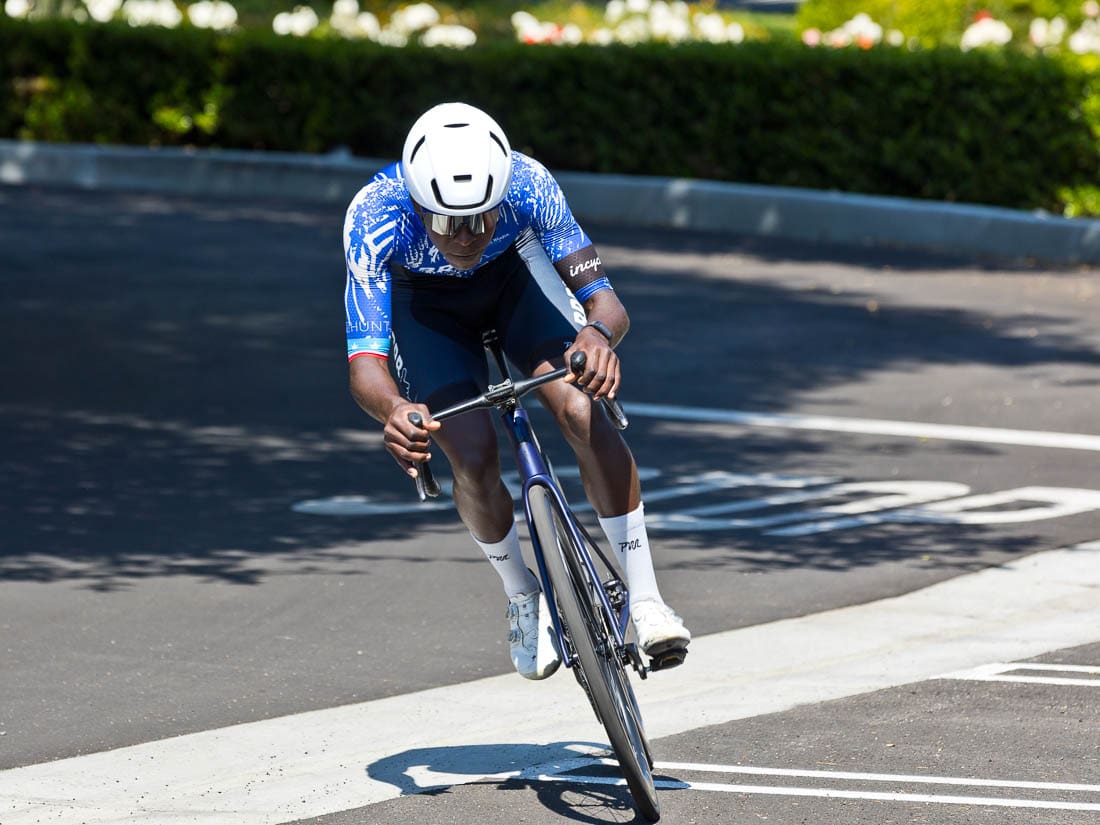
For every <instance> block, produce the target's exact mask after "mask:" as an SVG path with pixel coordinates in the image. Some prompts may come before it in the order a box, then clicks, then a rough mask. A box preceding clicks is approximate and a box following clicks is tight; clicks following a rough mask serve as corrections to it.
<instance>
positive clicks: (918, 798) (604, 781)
mask: <svg viewBox="0 0 1100 825" xmlns="http://www.w3.org/2000/svg"><path fill="white" fill-rule="evenodd" d="M536 781H540V782H575V783H577V784H581V785H625V784H626V783H625V782H624V781H623V780H622V779H618V778H616V777H613V776H560V775H557V774H543V775H540V776H538V777H536ZM653 784H654V785H655V786H656V787H657V788H658V789H667V790H692V791H712V792H717V793H742V794H764V795H768V796H803V797H807V796H808V797H817V798H819V799H865V800H870V801H877V802H921V803H936V804H940V805H984V806H988V807H996V808H1033V809H1042V810H1052V811H1100V803H1096V802H1065V801H1061V800H1051V801H1049V802H1048V801H1045V800H1041V799H1005V798H1001V797H995V796H946V795H942V794H916V793H884V792H878V791H844V790H836V789H833V788H785V787H782V786H775V785H724V784H720V783H716V782H681V781H678V780H666V779H658V780H655V781H654V783H653Z"/></svg>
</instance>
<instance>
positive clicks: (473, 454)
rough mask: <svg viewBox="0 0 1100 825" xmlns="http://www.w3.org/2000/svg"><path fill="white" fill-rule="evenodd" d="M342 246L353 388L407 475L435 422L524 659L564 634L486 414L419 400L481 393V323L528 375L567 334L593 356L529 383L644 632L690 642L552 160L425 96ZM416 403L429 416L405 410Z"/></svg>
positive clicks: (605, 316) (615, 331)
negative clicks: (562, 443)
mask: <svg viewBox="0 0 1100 825" xmlns="http://www.w3.org/2000/svg"><path fill="white" fill-rule="evenodd" d="M344 252H345V258H346V262H347V284H346V288H345V296H344V297H345V306H346V310H347V343H348V359H349V369H350V384H351V393H352V396H353V397H354V398H355V400H356V402H357V403H358V404H359V406H360V407H362V408H363V410H364V411H366V412H367V413H368V414H370V415H371V416H372V417H374V418H375V419H376V420H378V421H379V422H381V423H383V424H384V438H385V444H386V447H387V449H388V450H389V452H390V454H391V455H392V456H393V457H394V459H395V460H396V461H397V463H398V464H399V465H400V466H401V467H402V469H404V471H405V472H406V473H407V474H408V475H410V476H412V477H414V478H415V477H416V475H417V469H416V467H417V464H418V463H420V462H423V461H426V460H427V459H428V458H429V457H430V452H429V450H430V438H434V439H435V441H436V442H437V443H438V444H439V446H440V447H441V448H442V450H443V453H444V454H445V455H446V456H447V459H448V461H449V463H450V465H451V469H452V474H453V495H454V501H455V505H456V506H457V508H458V512H459V515H460V517H461V518H462V521H463V523H464V524H465V525H466V527H467V528H468V529H469V531H470V533H471V534H472V536H473V538H474V540H475V541H476V542H477V544H478V545H479V546H480V547H481V549H482V551H483V552H484V553H485V555H486V557H487V558H488V559H489V561H490V562H491V564H492V566H493V567H494V568H495V570H496V571H497V573H498V574H499V575H500V578H501V580H502V582H503V584H504V589H505V593H506V595H507V597H508V612H507V616H508V621H509V648H510V654H511V658H512V662H513V664H514V665H515V667H516V669H517V670H518V671H519V672H520V674H522V675H523V676H525V677H527V678H529V679H542V678H545V677H547V676H549V675H550V674H551V673H553V672H554V671H555V670H556V669H557V667H558V665H559V663H560V652H559V651H558V650H557V649H556V639H555V638H554V635H553V632H552V630H551V622H550V619H549V617H548V616H547V615H546V613H547V609H546V601H545V599H544V598H543V597H542V594H541V592H540V587H539V581H538V578H537V577H536V576H535V575H534V574H533V573H532V572H531V570H530V569H529V568H528V567H527V566H526V564H525V562H524V560H523V556H522V553H521V550H520V544H519V537H518V535H517V533H516V525H515V517H514V513H513V501H512V498H511V495H510V494H509V492H508V490H507V488H506V487H505V486H504V484H503V482H502V481H501V477H500V459H499V455H498V452H497V438H496V432H495V430H494V429H493V423H492V419H491V417H490V415H489V414H488V412H486V411H479V412H475V413H471V414H468V415H464V416H460V417H457V418H455V419H452V420H450V421H448V422H447V423H446V426H445V427H443V426H441V424H440V422H437V421H432V420H431V417H430V409H431V408H435V409H440V408H442V407H443V406H447V405H449V404H452V403H454V402H456V401H459V400H462V399H463V398H466V397H470V396H473V395H477V394H478V393H479V392H480V391H481V389H482V388H483V387H484V386H485V385H486V383H487V382H488V380H489V374H488V363H487V359H486V357H485V352H484V350H483V347H482V342H481V333H482V331H483V330H485V329H488V328H493V329H496V330H497V332H498V334H499V336H500V339H501V342H502V344H503V347H504V350H505V353H506V354H507V355H508V357H509V359H510V360H511V361H512V362H513V363H515V364H516V366H517V367H519V368H520V369H521V370H523V371H524V372H525V373H527V374H530V375H540V374H544V373H546V372H547V371H550V370H552V369H554V368H556V367H558V366H560V365H561V364H563V363H565V361H567V360H568V358H569V356H571V355H572V354H573V352H574V351H582V352H584V353H585V355H586V356H587V359H588V363H587V368H586V370H585V372H584V374H583V375H581V376H579V377H574V376H573V375H568V376H567V377H566V378H565V379H564V380H563V381H562V382H554V383H552V384H548V385H546V386H545V387H543V388H542V389H541V390H539V393H540V400H541V402H542V404H543V405H544V406H545V407H546V408H547V409H548V410H549V411H550V412H551V413H552V414H553V416H554V418H555V419H556V421H557V423H558V425H559V427H560V428H561V430H562V432H563V434H564V435H565V438H566V440H567V441H568V443H569V444H570V446H571V447H572V448H573V450H574V452H575V453H576V456H577V462H578V464H579V466H580V469H581V476H582V480H583V482H584V487H585V492H586V494H587V496H588V499H589V501H590V502H591V503H592V506H593V507H594V508H595V510H596V512H597V514H598V516H599V521H600V525H601V526H602V528H603V530H604V532H605V533H606V535H607V538H608V541H609V542H610V545H611V547H612V548H613V549H614V551H615V554H616V557H617V559H618V561H619V562H620V565H621V567H622V569H623V572H624V575H625V577H626V580H627V586H628V588H629V590H630V594H631V604H630V614H631V619H632V621H633V623H634V627H635V631H636V633H637V635H638V641H639V645H640V646H641V647H642V649H643V650H644V651H645V652H646V653H647V654H648V655H650V656H654V655H660V654H661V653H662V652H666V651H668V650H670V649H676V648H681V649H682V648H685V647H686V645H687V644H688V642H689V641H690V640H691V634H690V633H689V632H688V631H687V629H686V628H685V627H684V625H683V622H682V621H681V619H680V618H679V616H677V615H676V613H675V612H673V610H672V609H671V608H669V607H668V606H667V605H666V604H665V602H664V600H663V599H662V598H661V594H660V591H659V589H658V587H657V581H656V578H655V576H654V572H653V561H652V558H651V555H650V548H649V540H648V537H647V535H646V529H645V519H644V516H643V506H642V500H641V492H640V485H639V481H638V472H637V467H636V465H635V463H634V458H633V456H632V455H631V453H630V450H629V449H628V447H627V446H626V443H625V442H624V441H623V439H622V437H621V436H620V434H619V432H618V430H616V429H615V428H614V427H613V426H612V424H611V423H610V421H609V420H608V418H607V416H606V415H605V414H604V411H603V409H602V405H598V404H594V403H593V399H600V398H603V397H605V396H606V397H614V396H615V394H616V392H617V391H618V389H619V384H620V380H621V371H620V364H619V359H618V357H617V356H616V354H615V351H614V349H613V347H614V346H615V345H617V344H618V343H619V341H620V340H622V337H623V336H624V335H625V334H626V332H627V329H628V327H629V325H630V322H629V318H628V317H627V313H626V310H625V309H624V308H623V305H622V303H620V301H619V299H618V297H617V296H616V294H615V291H614V290H613V289H612V288H611V284H610V282H609V281H608V278H607V275H606V274H605V273H604V270H603V264H602V262H601V261H600V258H599V255H598V254H597V253H596V250H595V248H594V247H593V245H592V242H591V240H590V239H589V238H588V236H587V235H586V234H585V233H584V231H583V230H582V229H581V228H580V226H579V225H578V224H577V222H576V221H575V220H574V218H573V215H572V212H571V211H570V209H569V206H568V204H567V203H566V200H565V197H564V196H563V194H562V191H561V189H560V187H559V186H558V184H557V182H556V181H555V180H554V178H553V177H552V176H551V175H550V173H549V172H548V171H547V170H546V169H545V167H543V166H542V165H541V164H539V163H538V162H537V161H535V160H533V159H532V158H530V157H527V156H525V155H523V154H521V153H519V152H516V151H513V150H512V149H511V148H510V146H509V143H508V140H507V138H506V137H505V134H504V132H503V131H502V130H501V128H500V126H498V125H497V123H496V121H494V120H493V119H492V118H491V117H490V116H489V115H487V114H486V113H484V112H482V111H481V110H479V109H476V108H474V107H473V106H469V105H467V104H464V103H444V104H441V105H439V106H435V107H433V108H432V109H429V110H428V111H427V112H425V113H424V114H423V115H421V116H420V118H419V119H418V120H417V121H416V122H415V123H414V125H413V126H412V129H411V130H410V131H409V134H408V137H407V138H406V140H405V145H404V150H403V152H402V156H401V161H400V162H398V163H393V164H391V165H389V166H387V167H386V168H384V169H382V170H381V171H379V172H378V173H377V174H376V175H375V176H374V177H373V178H372V179H371V180H370V181H369V182H368V183H367V184H366V185H365V186H364V187H363V188H362V189H361V190H360V191H359V192H358V194H357V195H356V196H355V198H354V199H353V200H352V202H351V204H350V206H349V207H348V210H347V215H346V218H345V223H344ZM574 385H579V387H581V388H583V390H584V391H583V392H579V391H578V388H577V386H574ZM412 412H418V413H420V415H421V416H422V417H423V419H424V426H423V427H417V426H414V425H413V424H411V423H410V422H409V414H410V413H412ZM540 640H541V644H540Z"/></svg>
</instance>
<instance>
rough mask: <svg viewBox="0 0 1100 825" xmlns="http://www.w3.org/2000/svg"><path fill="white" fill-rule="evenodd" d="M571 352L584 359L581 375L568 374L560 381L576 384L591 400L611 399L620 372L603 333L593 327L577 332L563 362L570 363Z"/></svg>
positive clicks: (617, 361) (614, 355)
mask: <svg viewBox="0 0 1100 825" xmlns="http://www.w3.org/2000/svg"><path fill="white" fill-rule="evenodd" d="M574 352H583V353H584V354H585V357H586V358H587V363H586V364H585V367H584V372H583V373H582V374H581V375H580V376H576V375H574V374H573V373H572V372H569V373H567V374H566V375H565V377H564V378H563V379H562V380H563V381H566V382H569V383H576V384H577V386H579V387H581V388H582V389H583V390H584V391H585V392H586V393H588V394H589V395H591V396H592V397H593V398H596V399H599V398H604V397H605V396H606V397H607V398H614V397H615V395H616V394H617V393H618V392H619V383H620V381H621V380H622V370H621V367H620V365H619V356H617V355H616V354H615V350H613V349H611V344H610V342H609V341H608V340H607V338H605V337H604V335H603V333H601V332H600V331H599V330H596V329H593V328H592V327H583V328H582V329H581V331H580V332H578V333H577V339H576V340H575V341H574V342H573V346H571V347H570V348H569V349H567V350H566V351H565V363H566V364H568V363H569V359H570V358H572V356H573V353H574Z"/></svg>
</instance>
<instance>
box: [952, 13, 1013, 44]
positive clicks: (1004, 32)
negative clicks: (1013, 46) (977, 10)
mask: <svg viewBox="0 0 1100 825" xmlns="http://www.w3.org/2000/svg"><path fill="white" fill-rule="evenodd" d="M1011 39H1012V29H1010V28H1009V27H1008V24H1007V23H1004V22H1002V21H1000V20H995V19H994V18H992V17H985V18H983V19H981V20H979V21H977V22H976V23H972V24H970V26H968V27H967V29H966V31H964V32H963V35H962V42H961V43H960V44H959V48H961V49H962V50H963V51H964V52H966V51H970V50H971V49H977V48H981V47H982V46H1003V45H1005V44H1006V43H1008V42H1009V41H1010V40H1011Z"/></svg>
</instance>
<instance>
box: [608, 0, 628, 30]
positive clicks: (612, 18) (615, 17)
mask: <svg viewBox="0 0 1100 825" xmlns="http://www.w3.org/2000/svg"><path fill="white" fill-rule="evenodd" d="M603 16H604V19H605V20H607V22H608V24H609V25H612V26H614V25H615V24H616V23H618V22H619V21H620V20H622V19H623V17H625V16H626V2H625V0H608V3H607V8H606V9H604V13H603Z"/></svg>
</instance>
